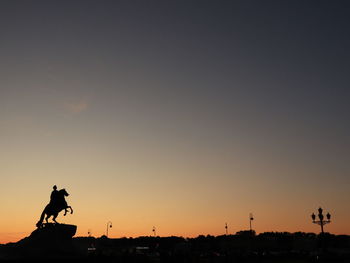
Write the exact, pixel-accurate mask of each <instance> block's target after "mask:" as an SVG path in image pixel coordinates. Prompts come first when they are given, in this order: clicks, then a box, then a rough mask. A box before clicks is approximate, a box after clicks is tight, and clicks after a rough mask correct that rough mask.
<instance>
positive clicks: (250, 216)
mask: <svg viewBox="0 0 350 263" xmlns="http://www.w3.org/2000/svg"><path fill="white" fill-rule="evenodd" d="M253 220H254V217H253V214H252V213H250V214H249V230H250V232H252V221H253Z"/></svg>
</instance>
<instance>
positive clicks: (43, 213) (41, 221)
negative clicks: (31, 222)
mask: <svg viewBox="0 0 350 263" xmlns="http://www.w3.org/2000/svg"><path fill="white" fill-rule="evenodd" d="M46 208H47V206H46V207H45V208H44V210H43V212H42V213H41V216H40V219H39V221H38V223H36V227H41V226H42V224H43V221H44V217H45V213H46Z"/></svg>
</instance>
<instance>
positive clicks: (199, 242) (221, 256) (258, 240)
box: [0, 225, 350, 263]
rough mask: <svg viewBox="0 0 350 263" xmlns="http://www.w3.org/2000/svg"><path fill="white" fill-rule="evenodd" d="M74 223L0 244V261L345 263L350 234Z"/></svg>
mask: <svg viewBox="0 0 350 263" xmlns="http://www.w3.org/2000/svg"><path fill="white" fill-rule="evenodd" d="M75 232H76V226H70V225H48V226H46V227H44V228H42V229H38V230H35V231H34V232H33V233H32V234H31V235H30V236H29V237H27V238H25V239H23V240H21V241H19V242H17V243H12V244H6V245H0V262H64V261H69V262H120V263H124V262H125V263H127V262H130V263H133V262H174V263H175V262H176V263H177V262H179V263H182V262H184V263H185V262H188V263H191V262H206V263H209V262H212V263H220V262H262V263H269V262H271V263H272V262H281V263H283V262H286V263H287V262H288V263H292V262H295V263H303V262H315V263H316V262H349V263H350V236H345V235H342V236H340V235H338V236H336V235H330V234H325V235H315V234H313V233H293V234H291V233H276V232H271V233H263V234H259V235H255V233H254V232H250V231H241V232H238V233H237V234H236V235H227V236H226V235H225V236H216V237H214V236H198V237H197V238H182V237H139V238H118V239H109V238H107V237H105V236H103V237H101V238H94V237H77V238H72V237H73V236H74V234H75Z"/></svg>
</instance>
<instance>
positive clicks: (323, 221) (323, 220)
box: [311, 207, 331, 234]
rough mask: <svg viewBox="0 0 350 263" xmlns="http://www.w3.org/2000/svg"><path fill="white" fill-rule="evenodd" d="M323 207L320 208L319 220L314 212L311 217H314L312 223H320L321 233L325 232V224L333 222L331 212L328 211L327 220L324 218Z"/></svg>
mask: <svg viewBox="0 0 350 263" xmlns="http://www.w3.org/2000/svg"><path fill="white" fill-rule="evenodd" d="M322 212H323V209H322V208H321V207H320V208H319V209H318V218H319V220H316V215H315V214H314V213H312V215H311V218H312V223H314V224H317V225H320V226H321V233H322V234H324V232H323V226H324V225H326V224H329V223H330V222H331V214H330V213H327V214H326V218H327V220H325V219H324V215H323V213H322Z"/></svg>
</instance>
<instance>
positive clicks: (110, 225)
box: [106, 221, 112, 237]
mask: <svg viewBox="0 0 350 263" xmlns="http://www.w3.org/2000/svg"><path fill="white" fill-rule="evenodd" d="M108 228H112V222H111V221H108V222H107V229H106V237H108Z"/></svg>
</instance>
